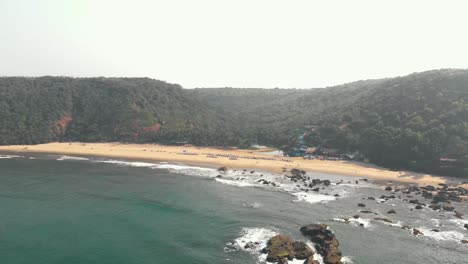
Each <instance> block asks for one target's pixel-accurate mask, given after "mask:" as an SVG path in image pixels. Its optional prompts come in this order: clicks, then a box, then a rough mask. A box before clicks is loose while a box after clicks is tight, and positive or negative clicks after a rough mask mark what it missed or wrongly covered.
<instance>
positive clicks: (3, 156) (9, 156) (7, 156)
mask: <svg viewBox="0 0 468 264" xmlns="http://www.w3.org/2000/svg"><path fill="white" fill-rule="evenodd" d="M13 158H23V156H18V155H0V159H13Z"/></svg>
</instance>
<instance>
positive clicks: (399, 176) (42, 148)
mask: <svg viewBox="0 0 468 264" xmlns="http://www.w3.org/2000/svg"><path fill="white" fill-rule="evenodd" d="M0 153H16V154H54V155H74V156H89V157H101V158H111V159H130V160H138V161H159V162H161V161H165V162H171V163H174V162H175V163H182V164H186V165H193V166H201V167H211V168H218V167H227V168H233V169H248V170H264V171H269V172H272V173H278V174H279V173H283V172H284V171H285V170H290V169H300V170H305V171H310V172H321V173H327V174H335V175H345V176H355V177H365V178H368V179H372V180H375V181H376V182H382V183H383V182H388V181H394V182H400V183H414V184H418V185H437V184H439V183H446V182H447V179H446V178H445V177H441V176H435V175H429V174H421V173H416V172H409V171H391V170H388V169H385V168H381V167H378V166H375V165H372V164H367V163H360V162H350V161H329V160H304V159H302V158H282V157H274V156H271V155H268V154H263V153H262V151H261V150H246V149H233V150H225V149H217V148H207V147H196V146H164V145H158V144H125V143H118V142H114V143H84V142H71V143H47V144H39V145H11V146H0Z"/></svg>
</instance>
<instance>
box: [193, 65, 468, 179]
mask: <svg viewBox="0 0 468 264" xmlns="http://www.w3.org/2000/svg"><path fill="white" fill-rule="evenodd" d="M191 92H192V93H193V94H194V96H196V97H198V98H199V99H200V100H201V101H204V102H206V103H207V104H211V105H213V106H216V107H220V108H222V109H224V111H227V112H229V113H231V114H232V116H233V120H234V121H235V122H236V124H238V125H239V127H242V128H243V131H244V132H245V133H247V134H248V135H247V136H248V137H249V138H250V139H251V140H252V141H253V142H258V143H260V144H270V145H276V146H282V145H288V144H289V145H290V144H291V143H293V142H294V138H295V137H297V135H298V134H299V133H302V132H306V137H305V139H306V141H307V143H308V145H310V146H321V147H324V148H338V149H341V150H342V151H349V152H354V151H356V150H358V151H359V152H360V153H362V154H364V156H365V157H366V158H368V159H370V161H372V162H374V163H376V164H379V165H383V166H387V167H391V168H406V169H412V170H418V171H430V172H439V171H440V170H439V169H440V168H439V167H440V166H439V165H440V162H439V160H440V158H448V159H450V160H457V162H458V163H459V164H460V163H461V164H462V165H461V166H462V167H463V166H466V165H467V164H468V156H467V155H468V70H452V69H447V70H434V71H428V72H422V73H415V74H411V75H408V76H404V77H398V78H389V79H381V80H369V81H359V82H354V83H349V84H344V85H340V86H336V87H329V88H324V89H308V90H294V89H293V90H282V89H273V90H268V89H254V90H250V89H234V88H228V89H226V88H220V89H195V90H193V91H191ZM463 164H464V165H463ZM440 172H441V173H447V172H445V171H440ZM450 173H451V174H456V175H459V176H467V177H468V171H467V170H466V169H465V170H461V171H460V170H458V171H457V172H450Z"/></svg>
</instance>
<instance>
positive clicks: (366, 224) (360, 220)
mask: <svg viewBox="0 0 468 264" xmlns="http://www.w3.org/2000/svg"><path fill="white" fill-rule="evenodd" d="M347 220H348V222H349V224H352V225H353V226H360V225H361V224H362V227H364V228H368V227H370V226H371V223H370V222H371V221H370V219H365V218H360V217H359V218H357V219H356V218H350V219H347ZM333 221H336V222H340V223H346V222H347V221H346V219H344V218H333Z"/></svg>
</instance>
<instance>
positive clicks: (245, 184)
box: [0, 155, 468, 264]
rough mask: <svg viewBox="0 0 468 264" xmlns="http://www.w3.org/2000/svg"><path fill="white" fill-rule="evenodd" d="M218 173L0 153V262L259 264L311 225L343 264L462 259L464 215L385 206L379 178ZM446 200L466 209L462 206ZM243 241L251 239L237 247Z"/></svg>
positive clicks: (465, 255) (398, 203) (467, 248)
mask: <svg viewBox="0 0 468 264" xmlns="http://www.w3.org/2000/svg"><path fill="white" fill-rule="evenodd" d="M218 174H220V173H219V172H218V171H216V170H215V169H211V168H200V167H193V166H185V165H182V164H170V163H157V162H153V163H152V162H135V161H125V160H111V159H100V158H82V157H68V156H55V155H32V156H15V155H0V263H5V264H20V263H28V264H30V263H35V264H55V263H57V264H62V263H67V264H78V263H80V264H81V263H86V264H107V263H108V264H118V263H122V264H124V263H125V264H130V263H135V264H146V263H148V264H150V263H151V264H154V263H164V264H172V263H174V264H175V263H178V264H179V263H180V264H182V263H183V264H186V263H191V264H197V263H199V264H202V263H203V264H205V263H206V264H216V263H227V264H229V263H231V264H241V263H242V264H245V263H264V259H265V256H264V255H262V254H261V253H260V252H259V249H261V247H262V245H264V244H265V243H266V241H267V240H268V238H269V237H271V236H273V235H274V234H279V233H281V234H286V235H290V236H292V237H293V238H294V239H297V240H304V241H307V240H306V239H305V238H304V237H303V236H302V235H301V234H300V232H299V228H300V227H301V226H303V225H306V224H311V223H325V224H327V225H329V226H330V229H331V230H332V231H333V232H334V233H335V235H336V237H337V238H338V240H339V241H340V248H341V251H342V252H343V255H344V258H343V260H344V262H345V263H362V264H379V263H405V264H409V263H437V264H440V263H468V244H462V243H461V242H460V241H461V240H463V239H468V230H467V229H465V228H464V227H463V225H464V224H467V223H468V220H466V219H458V218H455V217H454V216H453V212H445V211H433V210H432V209H430V208H426V207H425V208H423V209H422V210H414V204H409V203H408V202H407V201H403V199H390V200H388V201H386V202H384V201H383V200H380V199H379V198H378V197H380V196H381V195H383V194H388V192H387V191H385V190H384V186H382V185H378V184H373V183H371V182H368V181H363V180H360V178H356V177H345V176H339V175H328V174H321V173H307V176H310V177H311V178H320V179H329V180H330V181H331V183H332V184H331V185H330V186H328V187H326V186H323V187H321V189H320V191H319V192H310V191H305V189H304V187H303V186H302V185H300V184H299V183H295V182H291V181H290V180H289V179H286V178H285V177H284V176H281V175H274V174H271V173H267V172H262V171H255V172H251V171H242V170H237V171H232V170H231V171H228V172H227V173H222V177H221V178H216V176H217V175H218ZM259 179H266V180H268V181H274V182H275V183H276V187H275V186H272V185H271V184H263V183H262V182H259V181H258V180H259ZM356 180H359V181H357V182H356ZM340 182H342V183H341V184H336V183H340ZM368 197H374V198H376V200H369V199H368ZM419 199H422V198H421V197H419ZM358 203H364V204H365V208H361V207H358V206H357V204H358ZM428 203H429V202H428ZM453 205H454V206H455V207H456V210H457V211H459V212H462V213H464V214H465V215H468V207H467V203H453ZM363 209H365V210H370V211H372V212H373V213H372V214H366V213H362V212H361V210H363ZM390 209H394V210H395V211H396V214H392V215H388V214H386V212H387V211H388V210H390ZM354 215H359V218H357V219H354V218H353V216H354ZM377 216H384V217H388V218H390V219H391V220H392V223H385V222H382V221H377V220H374V219H373V218H374V217H377ZM343 218H350V222H349V223H345V222H344V221H343V220H342V219H343ZM465 218H467V219H468V216H467V217H465ZM403 225H408V226H410V227H414V228H417V229H418V230H420V231H422V233H423V235H420V236H414V235H413V234H412V233H411V232H410V231H409V230H404V229H402V228H401V227H402V226H403ZM433 229H437V231H438V232H436V231H431V230H433ZM248 242H258V243H259V246H258V248H256V249H245V248H244V245H245V244H246V243H248ZM302 262H303V261H293V262H292V263H295V264H296V263H302ZM290 263H291V262H290Z"/></svg>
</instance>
